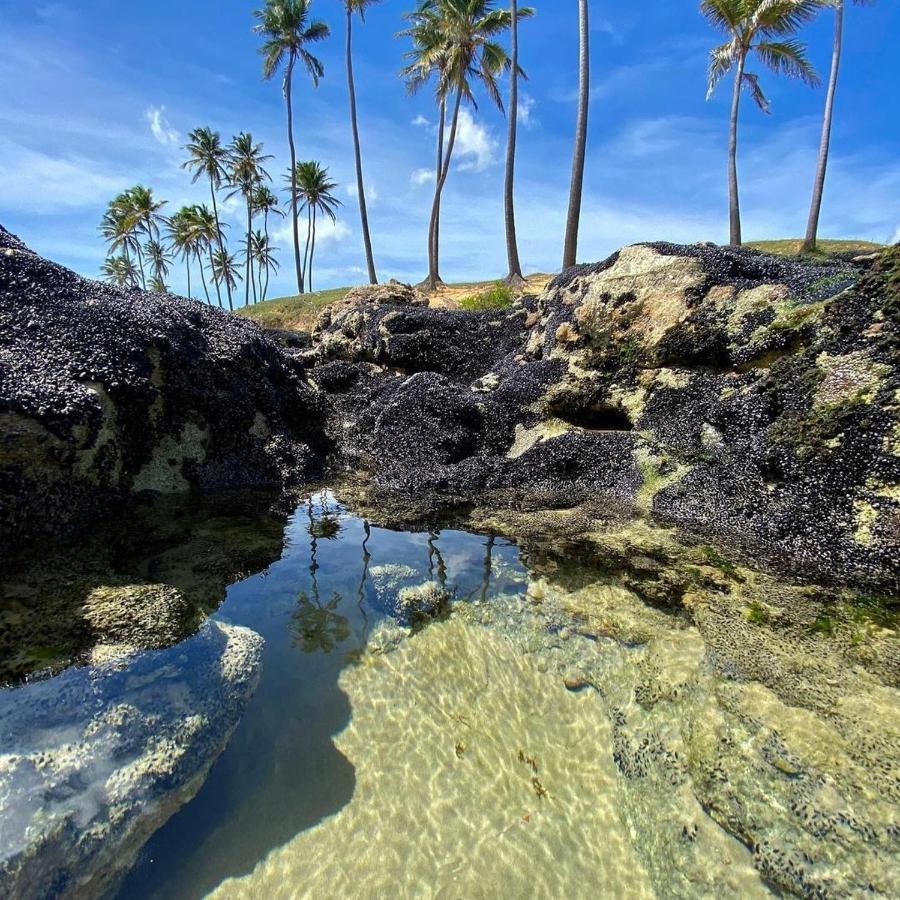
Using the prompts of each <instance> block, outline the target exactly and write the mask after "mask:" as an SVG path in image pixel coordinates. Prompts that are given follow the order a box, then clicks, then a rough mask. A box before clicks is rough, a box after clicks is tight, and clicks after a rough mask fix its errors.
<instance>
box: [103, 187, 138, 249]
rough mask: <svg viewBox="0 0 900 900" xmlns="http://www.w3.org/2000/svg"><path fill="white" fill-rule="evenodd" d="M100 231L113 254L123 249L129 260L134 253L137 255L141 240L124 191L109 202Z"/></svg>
mask: <svg viewBox="0 0 900 900" xmlns="http://www.w3.org/2000/svg"><path fill="white" fill-rule="evenodd" d="M100 233H101V234H102V235H103V238H104V240H105V241H106V242H107V243H108V244H109V252H110V253H111V254H115V253H117V252H118V251H120V250H121V251H122V254H121V255H122V257H123V258H124V259H126V260H129V261H130V260H131V254H132V253H134V254H135V255H137V249H138V247H139V246H140V241H139V240H138V238H137V236H136V234H135V232H134V229H133V227H132V225H131V223H130V222H129V219H128V213H127V199H126V197H125V194H124V193H122V194H119V195H118V196H117V197H115V198H113V199H112V200H111V201H110V202H109V205H108V206H107V208H106V212H105V213H104V214H103V218H102V220H101V222H100Z"/></svg>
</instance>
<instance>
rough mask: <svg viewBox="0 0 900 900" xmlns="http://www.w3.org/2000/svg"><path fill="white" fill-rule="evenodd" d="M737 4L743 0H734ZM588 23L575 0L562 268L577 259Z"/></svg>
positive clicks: (583, 5)
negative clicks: (574, 106) (574, 77)
mask: <svg viewBox="0 0 900 900" xmlns="http://www.w3.org/2000/svg"><path fill="white" fill-rule="evenodd" d="M736 2H738V3H740V2H742V0H736ZM590 51H591V48H590V25H589V22H588V4H587V0H578V117H577V119H576V121H575V152H574V153H573V155H572V180H571V182H570V183H569V212H568V214H567V215H566V239H565V244H564V246H563V263H562V264H563V268H564V269H568V268H569V267H570V266H574V265H575V263H576V262H577V261H578V228H579V226H580V224H581V196H582V192H583V190H584V159H585V152H586V151H587V128H588V108H589V106H590V92H591V86H590V69H591V59H590Z"/></svg>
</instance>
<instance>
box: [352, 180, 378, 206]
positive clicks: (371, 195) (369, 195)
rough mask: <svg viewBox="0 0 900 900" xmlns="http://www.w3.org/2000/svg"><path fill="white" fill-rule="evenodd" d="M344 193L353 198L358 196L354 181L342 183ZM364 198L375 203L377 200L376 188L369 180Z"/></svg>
mask: <svg viewBox="0 0 900 900" xmlns="http://www.w3.org/2000/svg"><path fill="white" fill-rule="evenodd" d="M344 193H346V195H347V196H348V197H352V198H353V199H354V200H355V199H356V198H357V197H358V196H359V189H358V188H357V186H356V183H355V182H353V181H348V182H347V184H345V185H344ZM366 200H368V201H369V203H375V202H376V201H377V200H378V190H377V189H376V187H375V185H374V184H372V182H371V181H370V182H369V183H368V184H367V185H366Z"/></svg>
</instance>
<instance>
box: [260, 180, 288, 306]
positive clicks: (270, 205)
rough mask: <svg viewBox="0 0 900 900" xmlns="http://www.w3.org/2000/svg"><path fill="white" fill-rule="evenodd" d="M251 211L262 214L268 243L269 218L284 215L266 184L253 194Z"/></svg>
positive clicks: (267, 277) (267, 275) (275, 197)
mask: <svg viewBox="0 0 900 900" xmlns="http://www.w3.org/2000/svg"><path fill="white" fill-rule="evenodd" d="M253 211H254V213H256V214H259V213H262V217H263V235H264V236H265V238H266V242H267V243H268V240H269V216H270V215H272V214H275V215H278V216H281V217H282V218H284V213H283V212H282V211H281V206H280V205H279V202H278V196H277V195H276V194H275V192H274V191H273V190H272V189H271V188H270V187H269V186H268V185H267V184H261V185H260V186H259V187H258V188H257V189H256V190H255V191H254V192H253ZM268 283H269V273H268V272H266V285H268ZM263 299H265V297H263Z"/></svg>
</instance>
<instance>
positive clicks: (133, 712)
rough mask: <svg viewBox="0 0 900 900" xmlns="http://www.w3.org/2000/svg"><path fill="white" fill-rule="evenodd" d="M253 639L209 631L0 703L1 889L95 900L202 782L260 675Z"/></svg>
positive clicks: (237, 632) (244, 632)
mask: <svg viewBox="0 0 900 900" xmlns="http://www.w3.org/2000/svg"><path fill="white" fill-rule="evenodd" d="M261 649H262V638H260V636H259V635H257V634H256V633H255V632H253V631H250V630H248V629H246V628H237V627H232V626H227V625H222V624H218V623H213V622H210V623H208V624H206V625H205V626H204V627H203V628H202V629H201V631H200V632H199V633H198V634H197V635H196V636H195V637H193V638H191V639H190V640H188V641H186V642H184V643H183V644H180V645H179V646H177V647H174V648H172V649H169V650H160V651H151V652H147V653H144V654H140V655H137V656H135V657H133V658H132V659H131V660H130V661H128V662H127V664H125V665H123V663H122V660H121V659H120V660H118V661H117V662H116V663H115V664H111V665H105V666H104V665H101V666H95V667H85V668H80V669H70V670H68V671H67V672H64V673H63V674H61V675H58V676H57V677H55V678H53V679H50V680H47V681H38V682H33V683H30V684H27V685H24V686H23V687H20V688H16V689H12V690H7V691H4V692H3V693H2V694H0V881H2V883H3V885H4V890H5V891H6V892H8V894H9V896H14V897H20V898H23V900H27V898H43V897H48V896H54V897H76V896H94V897H96V896H103V895H104V894H107V893H110V892H112V891H113V890H114V889H115V887H116V885H117V883H118V882H119V880H120V879H121V877H122V876H123V875H124V874H125V873H126V872H127V870H128V869H129V868H130V866H131V865H132V864H133V862H134V860H135V858H136V856H137V854H138V851H139V850H140V848H141V846H142V845H143V844H144V842H145V841H146V840H147V838H148V837H149V836H150V835H151V834H152V833H153V831H155V830H156V829H157V828H159V826H160V825H162V824H163V823H164V822H165V821H166V820H167V819H168V818H169V817H170V816H171V815H172V814H173V813H174V812H175V811H176V810H177V809H178V808H179V807H180V806H181V805H182V804H184V803H186V802H187V801H188V800H189V799H191V797H193V796H194V794H195V793H196V792H197V790H198V789H199V788H200V785H201V784H202V783H203V780H204V779H205V777H206V774H207V772H208V771H209V768H210V766H211V765H212V763H213V762H214V760H215V759H216V757H217V756H218V755H219V753H220V752H221V751H222V750H223V749H224V747H225V745H226V744H227V742H228V740H229V738H230V736H231V733H232V731H233V730H234V728H235V726H236V725H237V723H238V721H239V719H240V717H241V715H242V713H243V711H244V708H245V707H246V704H247V702H248V701H249V699H250V697H251V696H252V694H253V692H254V690H255V688H256V684H257V681H258V677H259V665H260V654H261Z"/></svg>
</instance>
